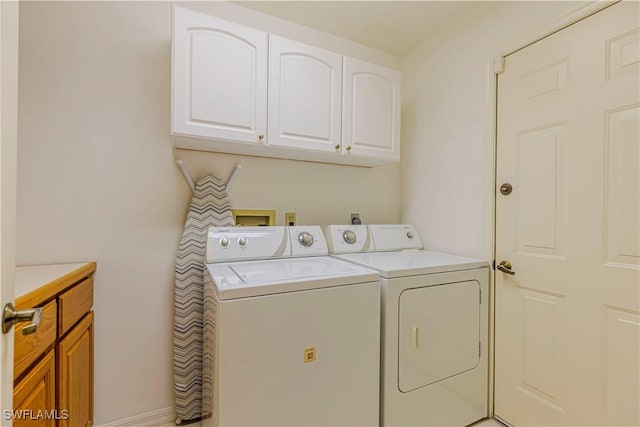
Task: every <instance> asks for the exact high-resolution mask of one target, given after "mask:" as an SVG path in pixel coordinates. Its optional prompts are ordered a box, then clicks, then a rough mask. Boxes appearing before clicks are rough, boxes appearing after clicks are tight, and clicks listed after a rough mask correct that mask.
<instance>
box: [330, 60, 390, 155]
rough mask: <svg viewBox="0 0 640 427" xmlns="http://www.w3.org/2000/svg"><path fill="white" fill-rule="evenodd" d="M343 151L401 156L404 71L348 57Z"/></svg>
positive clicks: (345, 81) (343, 117) (344, 97)
mask: <svg viewBox="0 0 640 427" xmlns="http://www.w3.org/2000/svg"><path fill="white" fill-rule="evenodd" d="M343 83H344V88H343V100H344V102H343V116H342V150H343V153H348V154H351V155H361V156H367V157H377V158H385V159H391V160H400V73H399V72H398V71H395V70H392V69H389V68H384V67H380V66H378V65H375V64H370V63H368V62H363V61H359V60H357V59H353V58H345V59H344V81H343Z"/></svg>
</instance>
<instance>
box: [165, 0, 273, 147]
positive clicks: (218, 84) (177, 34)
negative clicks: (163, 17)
mask: <svg viewBox="0 0 640 427" xmlns="http://www.w3.org/2000/svg"><path fill="white" fill-rule="evenodd" d="M173 19H174V20H173V38H172V54H173V58H172V64H173V70H172V72H173V75H172V84H173V87H172V95H173V102H172V105H173V111H172V132H173V133H174V134H176V135H189V136H198V137H205V138H213V139H220V140H228V141H237V142H247V143H260V144H264V142H265V141H264V139H265V134H266V127H267V34H266V33H263V32H261V31H257V30H254V29H251V28H248V27H244V26H241V25H237V24H234V23H231V22H227V21H224V20H221V19H218V18H215V17H212V16H209V15H205V14H202V13H199V12H195V11H192V10H188V9H184V8H181V7H174V18H173Z"/></svg>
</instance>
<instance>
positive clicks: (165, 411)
mask: <svg viewBox="0 0 640 427" xmlns="http://www.w3.org/2000/svg"><path fill="white" fill-rule="evenodd" d="M175 421H176V411H175V408H174V407H172V406H171V407H168V408H162V409H157V410H155V411H151V412H147V413H146V414H140V415H135V416H133V417H129V418H124V419H121V420H117V421H112V422H110V423H107V424H102V425H101V426H96V427H134V426H135V427H143V426H144V427H158V426H162V427H175V425H176V424H175ZM191 425H192V426H193V425H194V424H191Z"/></svg>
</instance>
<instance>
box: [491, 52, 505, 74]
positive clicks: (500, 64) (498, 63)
mask: <svg viewBox="0 0 640 427" xmlns="http://www.w3.org/2000/svg"><path fill="white" fill-rule="evenodd" d="M493 72H494V73H495V74H502V73H504V56H499V57H497V58H494V60H493Z"/></svg>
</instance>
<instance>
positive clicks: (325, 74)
mask: <svg viewBox="0 0 640 427" xmlns="http://www.w3.org/2000/svg"><path fill="white" fill-rule="evenodd" d="M341 94H342V56H341V55H338V54H336V53H332V52H328V51H326V50H323V49H319V48H316V47H313V46H309V45H306V44H303V43H298V42H295V41H292V40H287V39H285V38H282V37H277V36H274V35H270V36H269V136H268V138H267V140H268V145H270V146H280V147H289V148H300V149H307V150H314V151H326V152H335V153H336V155H338V154H339V153H340V151H339V150H340V139H341V135H340V122H341V112H342V107H341V104H342V96H341Z"/></svg>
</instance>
